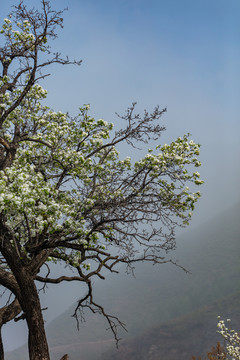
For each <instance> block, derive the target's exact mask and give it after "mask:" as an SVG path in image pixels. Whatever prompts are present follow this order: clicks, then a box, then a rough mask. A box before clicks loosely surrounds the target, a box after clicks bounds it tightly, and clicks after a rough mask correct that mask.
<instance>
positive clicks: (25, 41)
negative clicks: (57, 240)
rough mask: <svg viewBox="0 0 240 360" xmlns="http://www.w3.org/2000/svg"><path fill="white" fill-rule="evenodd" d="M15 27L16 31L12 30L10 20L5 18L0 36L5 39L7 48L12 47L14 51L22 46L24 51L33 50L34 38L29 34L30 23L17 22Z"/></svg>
mask: <svg viewBox="0 0 240 360" xmlns="http://www.w3.org/2000/svg"><path fill="white" fill-rule="evenodd" d="M17 27H18V30H15V29H13V25H12V21H11V19H9V18H5V19H4V24H3V25H2V29H1V30H0V34H3V35H4V36H5V37H6V39H7V41H8V43H9V46H11V47H14V48H15V49H17V48H19V47H22V46H24V48H26V49H30V50H33V49H34V42H35V36H34V34H32V33H31V32H30V28H31V24H30V22H29V21H28V20H24V21H23V22H22V23H21V22H18V23H17ZM9 61H10V59H9Z"/></svg>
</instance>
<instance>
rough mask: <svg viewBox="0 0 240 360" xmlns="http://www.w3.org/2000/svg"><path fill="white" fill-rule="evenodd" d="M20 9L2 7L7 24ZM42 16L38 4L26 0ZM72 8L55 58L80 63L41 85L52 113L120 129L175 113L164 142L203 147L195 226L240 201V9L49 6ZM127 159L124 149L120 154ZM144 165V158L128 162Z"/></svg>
mask: <svg viewBox="0 0 240 360" xmlns="http://www.w3.org/2000/svg"><path fill="white" fill-rule="evenodd" d="M14 3H16V1H13V0H1V3H0V13H1V15H2V18H4V17H5V16H6V15H7V13H8V12H9V11H10V6H11V5H12V4H14ZM26 3H27V4H31V5H32V6H33V5H36V6H38V5H39V4H40V1H39V0H31V1H30V0H27V1H26ZM51 4H52V7H53V8H57V9H61V8H65V7H68V8H69V10H68V11H67V12H66V13H65V14H64V19H65V22H64V29H63V30H60V31H59V38H58V39H57V40H56V41H55V42H54V43H53V48H54V50H55V51H60V52H61V53H62V54H63V55H64V54H65V55H69V57H70V58H76V59H82V60H83V63H82V65H81V66H80V67H74V66H69V67H62V66H53V67H52V68H51V69H49V71H50V72H51V73H52V76H51V77H49V78H47V79H46V80H45V81H44V82H43V83H42V85H43V86H44V87H45V88H46V89H48V91H49V97H48V100H47V101H48V104H49V105H50V106H51V107H52V108H53V109H55V110H61V111H69V112H70V113H73V114H76V112H77V109H78V107H79V106H81V105H82V104H84V103H85V104H86V103H90V104H91V109H92V113H93V114H94V115H95V116H96V117H99V118H104V119H105V120H107V121H111V122H114V123H116V126H121V125H120V124H119V120H118V119H117V117H116V116H115V112H118V113H120V114H122V113H124V111H125V109H126V108H127V107H128V106H130V105H131V103H132V102H134V101H137V103H138V105H137V111H139V112H141V111H143V109H145V108H146V109H147V110H151V109H153V107H154V106H155V105H159V106H160V107H166V106H167V108H168V111H167V113H166V114H165V115H164V117H163V118H162V119H163V123H164V124H165V125H166V127H167V131H166V132H165V133H164V134H163V136H162V139H161V140H162V142H163V143H165V142H168V141H172V140H174V139H175V138H176V137H177V136H182V135H183V134H185V133H188V132H190V133H191V134H192V137H193V139H194V140H195V141H197V142H200V143H201V144H202V148H201V161H202V164H203V166H202V168H201V169H200V172H201V175H202V178H203V180H205V184H204V186H203V187H202V189H201V190H202V191H201V192H202V194H203V196H202V199H201V200H200V203H199V205H198V206H197V209H196V212H195V216H194V219H193V222H192V226H196V225H198V224H200V223H202V222H203V221H205V220H207V219H208V218H209V217H212V216H214V214H215V213H218V212H219V211H221V210H222V209H225V208H227V207H228V206H231V205H232V204H234V203H236V202H238V201H240V190H239V177H240V166H239V155H240V140H239V136H240V121H239V114H240V101H239V95H240V67H239V64H240V21H239V18H240V2H239V0H167V1H166V0H155V1H154V0H52V1H51ZM120 150H121V151H122V152H123V153H124V154H125V155H129V154H127V153H125V152H126V150H125V149H120ZM130 155H131V156H133V158H134V157H137V155H138V154H130Z"/></svg>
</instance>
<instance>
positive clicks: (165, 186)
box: [0, 0, 203, 360]
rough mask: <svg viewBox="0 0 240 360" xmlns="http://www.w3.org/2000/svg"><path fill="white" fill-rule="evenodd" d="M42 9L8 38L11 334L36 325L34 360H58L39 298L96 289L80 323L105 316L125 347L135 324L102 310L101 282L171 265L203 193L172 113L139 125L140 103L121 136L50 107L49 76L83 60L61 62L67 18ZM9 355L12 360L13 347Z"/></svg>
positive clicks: (1, 99) (4, 82)
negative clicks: (167, 138)
mask: <svg viewBox="0 0 240 360" xmlns="http://www.w3.org/2000/svg"><path fill="white" fill-rule="evenodd" d="M40 3H41V9H40V10H39V9H34V8H33V9H28V8H27V7H26V6H25V4H24V2H23V1H20V2H19V4H18V5H16V6H15V7H14V8H13V10H12V12H11V13H10V14H9V16H7V17H6V18H5V19H4V20H3V25H2V29H1V30H0V36H1V47H0V63H1V68H0V71H1V72H0V254H1V255H0V285H1V287H2V288H3V289H7V291H8V292H9V294H10V300H9V301H8V303H7V304H4V307H2V309H0V328H1V326H2V325H3V324H4V323H6V322H7V321H10V320H11V319H13V318H15V319H19V318H22V319H25V320H26V323H27V326H28V330H29V335H28V336H29V339H28V348H29V358H30V359H31V360H43V359H44V360H48V359H50V356H49V349H48V343H47V338H46V333H45V329H44V320H43V312H42V308H41V304H40V299H39V291H38V290H39V288H40V287H42V286H44V285H45V284H60V283H61V282H64V281H76V282H79V283H80V284H81V285H82V286H85V287H86V295H85V296H84V297H83V298H81V299H79V301H78V304H77V306H76V311H75V316H76V318H78V316H79V314H81V313H82V311H83V310H84V308H89V309H91V310H92V311H93V312H99V313H101V314H102V315H103V316H104V317H105V318H106V321H107V322H108V324H109V327H110V329H111V330H112V331H113V334H114V336H115V339H116V340H117V339H118V337H117V326H119V325H120V326H124V324H122V323H121V321H120V320H119V319H118V318H117V317H115V316H114V315H110V314H108V313H107V312H106V311H105V309H104V304H98V303H96V301H95V299H94V294H93V287H92V279H93V278H95V277H98V278H100V279H104V277H105V274H106V272H107V271H109V272H117V271H118V267H117V265H118V264H120V263H123V264H126V266H127V267H129V268H131V267H133V266H134V263H136V262H139V261H143V262H151V263H153V264H161V263H165V262H171V261H172V260H171V258H169V257H168V252H169V251H170V250H173V249H174V248H175V246H176V241H175V228H176V227H178V226H185V225H187V224H188V223H189V221H190V219H191V216H192V211H193V210H194V206H195V203H196V202H197V200H198V199H199V198H200V192H199V191H196V186H197V185H201V184H202V183H203V181H202V180H201V179H200V174H199V172H198V171H197V169H196V168H198V167H199V166H200V165H201V163H200V161H199V159H198V156H199V147H200V145H199V144H198V143H195V142H194V141H193V140H191V137H190V135H189V134H186V135H183V136H182V137H178V138H177V139H176V140H175V141H173V142H171V143H170V144H162V143H161V142H160V136H161V135H162V134H163V132H164V130H165V127H164V126H163V125H161V117H162V115H163V114H164V113H165V111H166V109H163V110H161V109H159V107H156V108H155V109H153V111H152V112H147V111H145V112H144V113H143V115H139V114H138V113H136V111H135V107H136V106H135V105H136V104H133V105H132V106H131V107H129V108H128V109H127V111H126V112H125V114H124V115H123V116H118V121H121V124H122V125H121V128H120V130H119V129H118V130H116V131H114V129H113V128H114V126H113V123H111V122H107V121H105V120H103V119H95V118H94V117H92V116H91V111H90V106H89V105H88V104H86V105H83V106H81V107H80V108H79V111H78V115H77V116H71V115H70V114H68V113H62V112H61V111H54V110H52V109H51V108H49V107H47V106H46V105H45V104H46V102H45V99H46V97H47V91H46V90H45V89H44V88H43V87H42V85H41V83H42V81H43V80H44V78H45V77H46V76H47V75H49V74H48V73H47V72H46V68H48V67H49V66H50V65H52V64H55V63H56V64H61V65H68V64H75V65H80V63H81V61H75V60H73V61H71V60H69V58H68V57H66V58H63V57H62V56H61V54H60V53H53V52H52V51H51V47H50V45H49V44H50V42H51V40H54V39H55V38H56V37H57V29H58V28H59V27H60V28H61V27H62V23H63V19H62V11H54V10H52V9H51V7H50V4H49V2H48V1H46V0H41V1H40ZM148 143H151V145H152V144H155V145H154V146H151V149H148V148H147V144H148ZM141 144H142V145H143V148H146V151H145V155H144V156H143V157H141V158H140V159H138V160H136V161H133V160H131V158H130V157H128V156H127V157H125V158H124V157H121V154H120V152H119V149H121V147H123V146H125V147H126V149H129V153H131V152H132V151H133V149H135V148H136V147H139V146H141ZM191 188H192V189H191ZM51 262H53V263H63V264H66V265H67V266H68V267H70V268H71V269H72V270H73V271H72V273H71V275H69V272H65V267H61V269H62V275H61V276H59V277H54V276H51V265H50V264H51ZM172 262H173V261H172ZM43 268H47V269H48V271H47V274H46V275H43V272H42V271H41V270H42V269H43ZM40 271H41V272H40ZM0 351H1V354H0V357H1V359H3V358H4V351H3V346H2V344H1V346H0Z"/></svg>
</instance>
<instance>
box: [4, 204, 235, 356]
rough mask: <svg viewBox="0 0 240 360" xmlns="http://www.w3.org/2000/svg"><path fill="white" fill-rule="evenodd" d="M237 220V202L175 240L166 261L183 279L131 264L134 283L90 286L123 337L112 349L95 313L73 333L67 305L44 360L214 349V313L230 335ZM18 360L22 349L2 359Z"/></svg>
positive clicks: (115, 280) (117, 278)
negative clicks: (121, 324) (228, 324)
mask: <svg viewBox="0 0 240 360" xmlns="http://www.w3.org/2000/svg"><path fill="white" fill-rule="evenodd" d="M239 214H240V204H237V205H236V206H234V207H232V208H230V209H229V210H228V211H226V212H223V213H222V214H220V215H218V216H217V217H215V218H213V219H211V220H209V222H207V223H206V224H204V225H202V226H200V227H199V228H197V229H194V230H192V231H188V232H186V233H185V234H183V235H181V236H180V237H179V238H178V239H177V240H178V241H177V242H178V249H177V251H176V252H175V253H173V256H174V258H177V259H178V260H179V263H180V264H181V265H182V266H184V267H186V268H187V269H188V270H189V271H190V272H191V273H190V274H186V273H185V272H184V271H182V270H181V269H180V268H178V267H176V266H173V265H171V264H167V265H160V266H150V265H148V264H138V265H137V266H136V269H135V277H132V276H130V275H128V274H126V273H122V274H118V275H116V274H115V275H110V276H109V277H107V279H106V281H98V282H96V284H95V289H94V290H95V294H96V298H97V301H98V302H99V303H100V304H103V305H104V306H105V310H106V311H107V312H108V313H110V314H112V315H116V316H118V317H119V318H120V320H121V321H123V322H124V323H125V324H126V325H127V329H128V333H126V332H124V331H121V330H120V335H121V337H122V339H123V340H122V341H121V342H120V347H119V350H116V348H115V343H114V340H113V336H112V334H111V332H110V331H109V330H108V331H107V330H106V328H107V324H106V322H105V321H104V319H103V318H102V317H101V316H99V315H93V314H90V313H85V319H86V322H83V323H80V330H79V331H77V329H76V321H75V319H73V318H72V317H71V315H72V314H73V312H74V307H75V304H73V305H72V307H71V308H69V310H68V311H67V312H65V313H63V314H62V315H61V316H59V317H57V318H56V319H55V320H53V321H52V322H51V324H50V325H49V326H48V327H47V333H48V338H49V343H50V347H51V356H52V359H53V360H55V359H56V360H57V359H59V358H60V356H61V355H63V354H64V353H68V354H69V355H70V359H71V360H93V359H96V360H97V359H99V360H100V359H106V360H107V359H122V360H123V359H126V358H127V359H129V360H133V359H139V360H140V359H145V358H146V356H147V357H148V358H149V359H151V360H155V359H162V360H178V359H183V357H177V355H176V354H187V355H186V356H189V354H192V355H198V356H199V355H201V354H203V353H206V352H207V351H208V350H209V345H215V341H216V334H215V332H216V323H217V315H221V316H222V317H231V318H232V320H233V325H234V324H235V325H236V329H237V325H238V324H239V320H240V319H239V315H238V314H240V311H239V310H240V304H239V298H240V297H239V295H240V294H239V289H240V276H239V275H240V262H239V254H240V241H239V238H240V222H239ZM237 321H238V322H237ZM166 339H167V340H166ZM212 342H213V343H212ZM170 349H171V351H170ZM200 351H201V353H200ZM140 353H141V354H142V355H141V356H142V357H140V355H139V354H140ZM126 354H127V357H126ZM167 354H169V357H167ZM150 355H151V356H150ZM144 356H145V357H144ZM179 356H180V355H179ZM182 356H183V355H182ZM23 358H27V355H26V352H25V354H24V350H23V349H18V350H17V351H15V352H12V353H9V354H8V356H7V359H8V360H20V359H23ZM188 358H189V357H186V359H188ZM190 359H191V357H190Z"/></svg>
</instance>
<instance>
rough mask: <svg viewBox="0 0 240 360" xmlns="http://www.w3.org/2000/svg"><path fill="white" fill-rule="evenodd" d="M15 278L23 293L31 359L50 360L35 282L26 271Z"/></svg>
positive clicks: (22, 304)
mask: <svg viewBox="0 0 240 360" xmlns="http://www.w3.org/2000/svg"><path fill="white" fill-rule="evenodd" d="M15 276H16V278H17V281H18V285H19V287H20V291H21V307H22V309H23V311H24V313H25V316H26V321H27V325H28V351H29V359H30V360H50V356H49V350H48V343H47V338H46V332H45V328H44V320H43V316H42V310H41V304H40V300H39V295H38V291H37V288H36V285H35V283H34V280H33V279H32V276H31V275H29V273H28V272H27V271H25V269H21V270H20V271H19V273H18V274H15Z"/></svg>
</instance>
